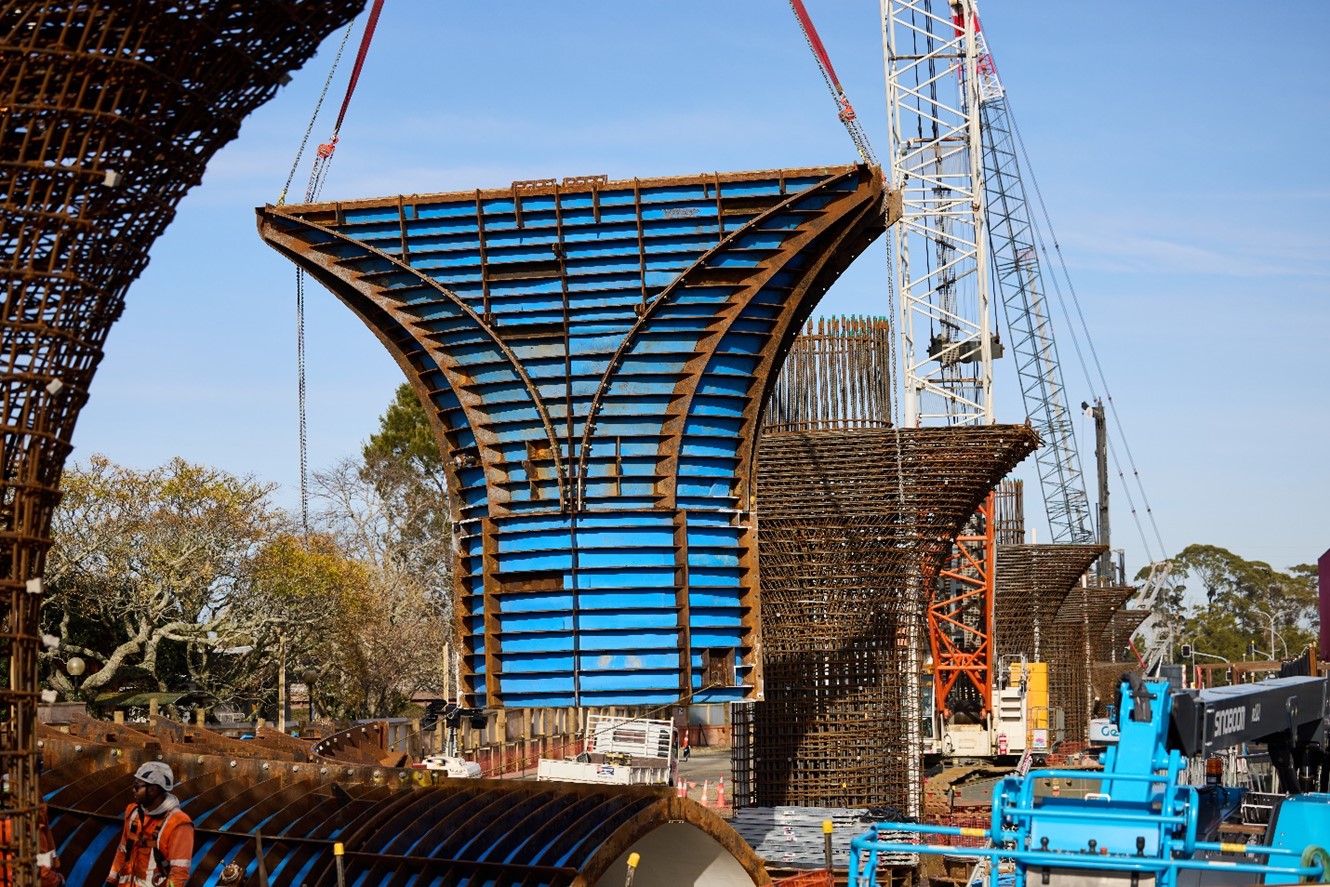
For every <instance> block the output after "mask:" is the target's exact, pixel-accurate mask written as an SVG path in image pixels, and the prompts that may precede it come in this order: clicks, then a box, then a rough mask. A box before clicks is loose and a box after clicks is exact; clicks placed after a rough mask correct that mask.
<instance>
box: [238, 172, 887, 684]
mask: <svg viewBox="0 0 1330 887" xmlns="http://www.w3.org/2000/svg"><path fill="white" fill-rule="evenodd" d="M898 213H899V200H898V195H891V194H888V193H887V192H886V191H885V189H884V187H883V183H882V176H881V172H880V170H877V169H875V168H869V167H865V166H839V167H818V168H815V169H787V170H767V171H757V172H745V173H727V174H710V175H700V176H677V177H669V178H655V179H632V180H625V181H608V180H607V179H606V178H605V177H604V176H591V177H582V178H573V179H564V180H563V181H562V182H559V181H556V180H553V179H550V180H541V181H535V182H515V183H513V184H512V186H511V187H507V188H501V189H493V190H477V191H467V192H462V193H450V194H426V195H420V194H415V195H410V196H400V197H397V196H395V197H389V198H378V199H368V200H357V201H349V202H338V203H322V204H312V205H308V206H291V205H288V206H279V207H273V206H268V207H263V208H260V209H259V210H258V222H259V229H260V234H261V235H262V237H263V238H264V239H265V240H266V241H267V242H268V243H269V244H270V245H271V246H273V247H274V248H275V249H277V250H278V251H279V252H281V253H282V254H283V255H286V256H287V257H289V258H290V259H291V260H292V261H294V262H295V263H296V264H297V265H299V266H300V267H301V268H303V269H305V270H306V271H308V272H309V273H310V274H311V275H312V276H314V277H315V278H316V279H318V280H319V281H320V282H321V283H323V284H324V285H325V286H327V287H328V289H329V290H331V291H332V293H333V294H334V295H335V296H337V298H339V299H341V300H342V301H343V302H344V303H345V304H346V305H347V306H348V307H349V308H351V309H352V310H353V311H355V312H356V313H357V315H359V316H360V318H361V319H362V320H363V321H364V322H365V323H366V324H367V325H368V326H369V327H371V328H372V329H373V330H374V332H375V333H376V334H377V335H378V336H379V338H380V340H381V341H382V342H383V343H384V344H385V346H386V347H387V348H388V349H389V351H390V352H392V354H393V356H394V358H395V359H396V360H397V362H398V364H399V365H400V366H401V368H402V370H403V372H404V373H405V374H406V377H407V379H408V380H409V381H410V382H411V384H412V386H413V387H414V388H415V391H416V393H417V394H418V396H419V397H420V400H421V403H422V404H423V405H424V406H425V408H426V412H427V414H428V415H429V416H430V419H431V422H432V424H433V426H434V430H435V433H436V436H437V438H438V442H439V446H440V449H441V451H442V453H443V455H444V464H445V466H446V469H447V472H448V488H449V499H450V508H451V511H452V517H453V520H454V522H455V523H454V527H455V530H456V540H457V559H456V563H455V568H454V573H453V575H454V583H455V594H456V598H457V600H458V602H459V605H460V606H459V608H458V611H457V612H458V614H459V617H458V618H459V624H458V626H457V628H458V631H459V634H460V635H461V636H462V639H463V645H464V651H465V655H464V664H463V669H462V672H463V677H462V680H463V694H464V696H465V698H466V700H467V701H468V703H469V704H472V705H485V706H489V707H549V706H567V705H577V706H584V707H600V706H614V705H648V704H653V705H659V704H665V703H672V702H675V701H678V700H691V701H693V702H730V701H735V700H739V699H752V698H759V697H760V696H761V693H762V674H761V670H762V656H761V631H760V606H759V600H758V568H757V543H756V539H755V525H756V518H755V517H754V513H753V506H754V497H755V493H756V490H755V489H754V483H753V465H754V462H755V456H756V453H755V450H756V442H757V422H758V417H759V414H760V412H761V407H762V404H763V402H764V399H765V398H766V396H767V394H768V393H769V391H770V388H771V385H772V384H773V382H774V378H775V370H776V368H777V367H779V366H780V362H781V359H782V358H783V357H784V355H785V352H786V350H787V349H788V348H789V347H790V343H791V341H792V340H793V339H794V338H795V335H796V334H797V332H798V331H799V328H800V326H801V325H802V324H803V323H804V321H805V320H806V319H807V317H808V315H809V314H810V313H811V311H812V309H813V307H814V305H816V303H817V301H818V300H819V299H820V298H821V296H822V294H823V293H824V292H825V291H826V289H827V287H828V286H830V284H831V283H832V282H833V281H834V280H835V279H836V277H837V276H839V274H840V273H841V271H842V270H844V268H845V267H846V266H847V265H848V264H849V262H850V261H851V260H853V258H854V257H855V256H856V255H858V254H859V252H860V251H862V250H863V249H864V248H865V247H866V246H867V245H868V244H869V243H871V242H872V240H873V239H874V238H875V237H876V236H877V235H878V234H880V233H881V232H882V230H883V229H884V225H885V224H886V223H888V222H889V221H890V220H891V218H892V217H893V215H894V214H898Z"/></svg>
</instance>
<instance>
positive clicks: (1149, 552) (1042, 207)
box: [1007, 96, 1168, 562]
mask: <svg viewBox="0 0 1330 887" xmlns="http://www.w3.org/2000/svg"><path fill="white" fill-rule="evenodd" d="M1007 115H1008V117H1009V118H1010V120H1011V129H1012V134H1013V135H1014V136H1015V140H1016V144H1017V145H1018V146H1019V147H1020V152H1021V157H1022V158H1023V159H1024V161H1025V164H1024V165H1025V169H1026V170H1027V173H1028V176H1029V179H1030V185H1031V190H1033V192H1034V196H1035V202H1036V203H1037V204H1038V206H1039V213H1040V216H1041V217H1042V227H1043V228H1045V229H1047V231H1048V237H1047V238H1044V237H1042V236H1039V235H1040V233H1041V230H1040V228H1041V226H1040V219H1038V218H1036V217H1034V216H1033V215H1032V216H1031V223H1032V225H1033V226H1034V228H1035V234H1036V241H1037V242H1038V244H1039V249H1040V250H1041V251H1042V252H1043V253H1044V256H1045V257H1046V258H1051V257H1050V256H1049V251H1048V250H1049V243H1051V244H1052V246H1053V253H1054V254H1055V255H1056V261H1055V262H1054V263H1053V264H1054V265H1056V267H1057V268H1058V270H1059V271H1060V272H1061V275H1062V279H1063V282H1065V284H1066V290H1067V293H1069V294H1070V302H1071V305H1072V307H1073V308H1074V309H1075V317H1076V319H1077V320H1078V321H1079V323H1080V329H1081V333H1082V334H1083V335H1084V337H1085V350H1088V351H1089V354H1090V362H1091V363H1093V365H1094V371H1095V373H1094V374H1095V375H1097V376H1098V379H1099V385H1098V386H1096V384H1095V381H1094V378H1093V376H1092V375H1091V372H1090V367H1089V365H1088V364H1087V362H1086V359H1085V353H1084V350H1083V349H1082V347H1081V341H1080V337H1079V336H1077V334H1076V329H1075V327H1072V330H1071V332H1072V345H1073V347H1074V350H1075V352H1076V358H1077V361H1078V362H1079V363H1080V366H1081V372H1082V374H1083V375H1084V376H1085V381H1086V384H1087V385H1089V387H1090V390H1091V392H1096V390H1097V389H1102V390H1103V392H1104V398H1105V400H1106V401H1107V403H1108V406H1109V408H1110V409H1109V412H1110V413H1111V414H1112V416H1113V425H1114V428H1115V429H1116V431H1117V436H1118V438H1119V439H1120V441H1121V443H1122V447H1123V451H1124V452H1125V454H1126V461H1127V464H1128V466H1129V467H1130V469H1131V473H1132V477H1133V479H1134V481H1135V484H1136V488H1137V491H1138V492H1139V494H1140V498H1141V503H1142V506H1143V508H1144V509H1145V515H1146V518H1147V519H1148V521H1149V524H1150V528H1151V530H1152V531H1153V533H1154V538H1155V542H1156V543H1157V544H1158V546H1159V550H1160V555H1159V557H1160V559H1163V558H1166V557H1167V556H1168V549H1167V548H1166V547H1165V546H1164V540H1163V536H1162V534H1161V533H1160V532H1159V525H1158V523H1157V522H1156V520H1155V515H1154V509H1153V508H1151V506H1150V500H1149V497H1148V496H1147V495H1146V492H1145V485H1144V482H1143V481H1142V479H1141V475H1140V471H1139V470H1138V469H1137V466H1136V460H1135V457H1134V456H1133V454H1132V452H1131V445H1130V443H1129V442H1128V439H1127V434H1126V430H1125V429H1124V428H1123V426H1122V420H1121V417H1119V416H1118V413H1117V407H1116V404H1114V402H1113V395H1112V392H1111V391H1110V390H1109V387H1108V379H1107V377H1106V375H1105V373H1104V368H1103V365H1102V364H1101V363H1100V360H1099V354H1098V351H1097V350H1096V349H1095V346H1094V338H1093V336H1092V335H1091V333H1090V327H1089V323H1088V322H1087V321H1086V319H1085V312H1084V310H1083V308H1082V306H1081V301H1080V298H1079V296H1078V295H1077V293H1076V287H1075V286H1074V284H1073V283H1072V281H1071V276H1070V274H1069V273H1068V270H1067V262H1066V257H1065V256H1064V255H1063V253H1062V244H1061V242H1060V241H1059V240H1058V238H1057V234H1056V232H1055V231H1054V229H1053V223H1052V220H1051V218H1050V216H1049V213H1048V207H1047V205H1046V204H1045V202H1044V195H1043V191H1042V190H1041V189H1040V187H1039V180H1038V178H1037V177H1036V176H1035V174H1034V168H1033V166H1032V164H1031V162H1030V155H1029V151H1028V150H1027V148H1026V145H1025V139H1024V137H1023V136H1022V134H1021V130H1020V126H1019V124H1018V123H1017V121H1016V115H1015V111H1014V109H1013V108H1012V107H1011V101H1010V97H1009V96H1008V99H1007ZM1050 278H1051V280H1052V283H1053V291H1054V293H1056V295H1057V299H1058V305H1059V307H1060V308H1061V310H1062V312H1063V316H1065V317H1069V318H1070V317H1071V316H1072V314H1071V312H1069V311H1068V310H1067V298H1066V297H1065V296H1064V293H1063V288H1062V285H1061V284H1060V283H1059V281H1058V278H1057V276H1056V275H1050ZM1108 443H1109V446H1108V450H1109V455H1110V458H1112V460H1113V466H1114V469H1115V470H1116V471H1117V474H1118V478H1119V480H1120V481H1121V482H1122V489H1123V492H1124V493H1125V494H1126V496H1127V502H1128V505H1129V506H1130V509H1131V515H1132V520H1133V521H1134V522H1135V523H1136V528H1137V532H1138V533H1139V535H1140V537H1141V543H1142V545H1143V546H1144V547H1145V550H1146V556H1147V558H1149V559H1150V560H1151V561H1152V562H1153V561H1154V560H1155V559H1156V558H1155V557H1154V554H1153V546H1152V545H1151V544H1150V541H1149V539H1148V538H1147V535H1146V531H1145V527H1144V526H1143V524H1142V522H1141V515H1140V513H1139V511H1138V510H1137V507H1136V501H1135V497H1134V496H1133V495H1132V492H1131V484H1130V483H1129V482H1128V480H1127V477H1126V474H1125V472H1124V471H1123V468H1122V463H1121V461H1120V460H1119V458H1118V454H1117V449H1116V447H1115V446H1114V443H1113V440H1112V438H1110V439H1109V442H1108Z"/></svg>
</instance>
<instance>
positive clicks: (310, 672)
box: [300, 666, 319, 726]
mask: <svg viewBox="0 0 1330 887" xmlns="http://www.w3.org/2000/svg"><path fill="white" fill-rule="evenodd" d="M300 677H301V678H303V679H304V681H305V692H306V693H307V694H308V695H309V723H310V725H311V726H313V724H314V682H315V681H316V680H318V678H319V670H318V669H317V668H314V667H312V666H311V667H310V668H307V669H305V670H304V671H303V672H301V673H300Z"/></svg>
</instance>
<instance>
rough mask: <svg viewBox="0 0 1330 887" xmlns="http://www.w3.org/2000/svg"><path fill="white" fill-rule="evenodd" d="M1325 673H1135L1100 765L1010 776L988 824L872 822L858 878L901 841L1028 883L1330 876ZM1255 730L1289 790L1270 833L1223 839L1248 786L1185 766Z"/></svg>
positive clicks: (854, 870) (856, 882)
mask: <svg viewBox="0 0 1330 887" xmlns="http://www.w3.org/2000/svg"><path fill="white" fill-rule="evenodd" d="M1327 683H1328V682H1327V679H1326V678H1322V677H1283V678H1276V679H1273V680H1268V681H1263V682H1261V683H1257V684H1240V685H1236V686H1231V687H1217V688H1213V689H1209V690H1201V691H1197V690H1173V689H1171V688H1170V685H1169V683H1168V682H1167V681H1150V682H1146V681H1144V680H1142V679H1141V678H1140V676H1138V675H1136V674H1127V675H1123V678H1122V682H1121V685H1120V687H1119V691H1118V705H1117V718H1116V723H1117V728H1118V734H1119V738H1118V742H1117V744H1116V745H1112V746H1110V747H1109V748H1108V750H1107V751H1106V752H1105V753H1104V754H1103V755H1102V756H1101V758H1100V760H1101V763H1102V764H1103V769H1102V770H1036V771H1031V772H1030V773H1029V774H1028V775H1025V776H1009V777H1007V778H1006V779H1004V780H1002V781H1001V782H999V783H998V784H997V785H996V786H994V789H993V811H992V822H991V824H990V826H989V827H988V828H982V829H962V828H955V827H952V826H930V825H913V824H911V825H902V824H900V823H884V824H880V825H874V826H872V828H871V829H870V830H869V831H868V833H867V834H864V835H860V836H859V837H857V838H855V839H854V840H853V841H852V842H851V858H850V880H849V883H850V885H851V887H877V885H878V883H879V882H878V880H877V861H878V856H879V854H881V853H901V852H907V853H908V852H918V853H930V854H946V855H948V856H971V857H975V858H987V860H988V874H989V883H990V884H991V885H993V887H997V885H998V883H999V877H1000V865H999V861H1000V860H1009V861H1010V862H1011V863H1014V866H1015V873H1014V883H1015V885H1016V887H1024V885H1026V884H1032V885H1052V887H1057V885H1077V887H1081V885H1119V884H1120V885H1122V887H1141V885H1156V887H1193V885H1194V887H1206V885H1220V884H1223V885H1229V884H1257V883H1263V884H1295V883H1308V882H1313V883H1326V882H1330V853H1327V851H1326V850H1325V849H1324V848H1325V847H1327V846H1330V794H1327V793H1326V789H1327V785H1326V780H1327V777H1328V776H1330V762H1327V760H1326V757H1325V754H1326V747H1325V743H1326V733H1327V721H1328V720H1330V705H1328V699H1327ZM1246 742H1263V743H1265V744H1266V745H1267V747H1268V748H1269V750H1270V758H1271V761H1272V763H1273V764H1274V767H1275V770H1276V772H1277V773H1278V774H1279V780H1280V787H1281V789H1282V790H1283V792H1285V793H1286V797H1285V798H1284V799H1283V800H1282V801H1280V802H1279V803H1278V804H1277V805H1276V807H1275V808H1274V810H1273V811H1272V813H1271V817H1270V824H1269V827H1268V829H1267V831H1266V834H1265V838H1264V843H1262V844H1240V843H1227V842H1218V841H1215V840H1213V839H1214V838H1215V837H1217V834H1218V831H1219V826H1220V825H1221V823H1223V822H1224V820H1225V819H1226V818H1227V817H1228V815H1229V814H1230V813H1232V812H1233V811H1235V810H1236V809H1237V808H1238V807H1239V805H1240V804H1241V801H1242V795H1243V793H1244V789H1240V788H1232V787H1227V786H1223V785H1218V784H1207V785H1202V786H1194V785H1184V784H1182V783H1181V782H1180V777H1181V776H1182V774H1183V773H1184V772H1185V770H1186V759H1187V758H1189V757H1191V756H1193V755H1200V754H1205V755H1209V754H1210V753H1212V752H1214V751H1218V750H1220V749H1224V748H1232V747H1235V746H1238V745H1240V744H1242V743H1246ZM1305 767H1312V768H1313V769H1314V770H1317V769H1318V770H1319V773H1320V776H1319V778H1318V779H1317V780H1316V781H1315V785H1314V786H1311V787H1315V788H1318V789H1319V791H1318V792H1314V793H1303V788H1304V786H1303V785H1302V784H1301V783H1300V780H1299V773H1298V771H1299V769H1300V768H1305ZM1048 779H1053V780H1065V779H1077V780H1092V781H1096V782H1098V786H1097V787H1098V789H1099V790H1098V791H1094V792H1088V793H1086V794H1084V795H1083V796H1081V797H1074V796H1071V795H1067V794H1063V795H1061V796H1055V797H1036V794H1035V787H1036V785H1038V784H1040V783H1041V782H1042V781H1044V780H1048ZM1215 781H1216V782H1217V781H1218V778H1217V777H1216V779H1215ZM1208 782H1210V778H1209V775H1208V774H1207V783H1208ZM902 832H907V833H908V832H914V833H917V834H920V835H960V836H967V837H982V838H986V839H987V843H988V846H985V847H975V848H967V847H951V846H940V845H933V844H914V843H900V842H899V837H898V836H899V835H900V833H902ZM893 839H896V840H893ZM1006 878H1007V879H1010V878H1011V876H1010V875H1008V876H1006Z"/></svg>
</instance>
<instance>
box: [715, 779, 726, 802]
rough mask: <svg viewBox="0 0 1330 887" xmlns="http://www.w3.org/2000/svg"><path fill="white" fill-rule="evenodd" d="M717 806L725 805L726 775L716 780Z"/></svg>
mask: <svg viewBox="0 0 1330 887" xmlns="http://www.w3.org/2000/svg"><path fill="white" fill-rule="evenodd" d="M716 806H717V807H724V806H725V777H724V776H722V777H721V778H720V779H718V780H716Z"/></svg>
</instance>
